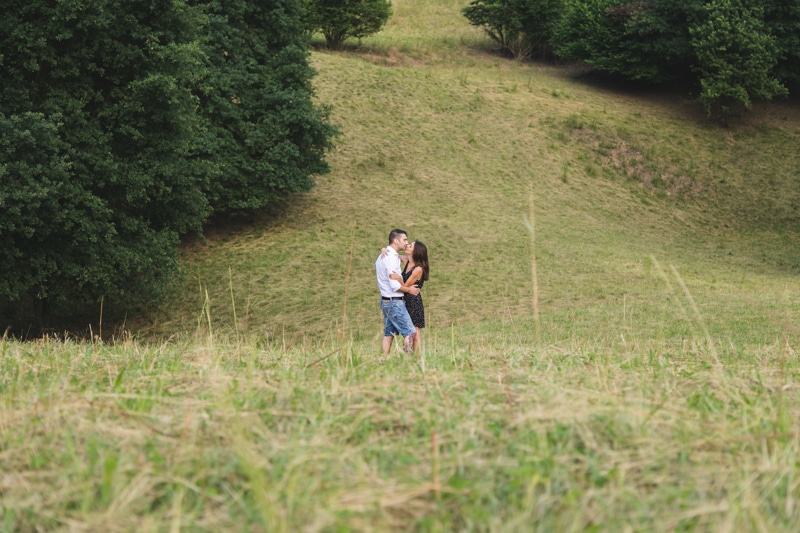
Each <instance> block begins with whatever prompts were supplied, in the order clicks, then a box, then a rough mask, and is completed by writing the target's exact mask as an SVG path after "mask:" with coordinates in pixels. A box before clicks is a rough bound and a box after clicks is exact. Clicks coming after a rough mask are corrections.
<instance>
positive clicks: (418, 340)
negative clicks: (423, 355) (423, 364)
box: [414, 328, 422, 353]
mask: <svg viewBox="0 0 800 533" xmlns="http://www.w3.org/2000/svg"><path fill="white" fill-rule="evenodd" d="M416 329H417V334H416V335H414V353H419V351H420V350H421V349H422V337H421V336H420V335H422V330H421V329H419V328H416Z"/></svg>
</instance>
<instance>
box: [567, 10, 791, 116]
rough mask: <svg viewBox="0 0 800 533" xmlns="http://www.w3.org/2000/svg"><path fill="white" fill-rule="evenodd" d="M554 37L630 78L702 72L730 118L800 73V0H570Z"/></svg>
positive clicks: (575, 53) (712, 109)
mask: <svg viewBox="0 0 800 533" xmlns="http://www.w3.org/2000/svg"><path fill="white" fill-rule="evenodd" d="M553 42H554V45H555V48H556V51H557V53H558V54H559V55H561V56H563V57H565V58H568V59H575V60H581V61H585V62H587V63H589V64H591V65H592V66H594V67H595V68H597V69H598V70H600V71H603V72H607V73H611V74H617V75H620V76H622V77H625V78H627V79H631V80H644V81H648V82H664V81H670V80H674V79H680V78H687V79H693V80H696V81H697V82H698V83H699V84H700V85H701V91H702V92H701V101H702V103H703V104H704V105H705V107H706V109H707V110H708V112H709V114H711V115H713V116H715V117H717V118H723V119H724V117H726V116H729V115H730V114H734V113H736V112H737V109H738V108H741V109H746V108H749V107H750V104H751V102H752V100H753V99H770V98H773V97H775V96H778V95H782V94H785V93H786V90H785V88H784V87H783V85H781V82H790V83H797V82H798V81H800V0H788V1H784V0H649V1H636V2H621V1H620V0H569V1H568V4H567V7H566V10H565V13H564V16H563V18H562V19H561V23H560V24H559V26H558V27H557V29H556V31H555V35H554V37H553Z"/></svg>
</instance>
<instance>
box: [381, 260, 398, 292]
mask: <svg viewBox="0 0 800 533" xmlns="http://www.w3.org/2000/svg"><path fill="white" fill-rule="evenodd" d="M380 265H381V268H382V269H383V275H384V276H386V280H387V281H388V282H389V287H390V288H391V289H392V290H393V291H395V292H397V290H398V289H399V288H400V286H401V285H402V283H400V282H399V281H397V280H396V279H391V278H390V277H389V274H391V273H392V272H394V270H393V269H392V258H391V256H389V255H387V256H386V257H384V258H382V259H381V262H380Z"/></svg>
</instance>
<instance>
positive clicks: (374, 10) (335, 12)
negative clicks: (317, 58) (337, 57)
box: [306, 0, 392, 50]
mask: <svg viewBox="0 0 800 533" xmlns="http://www.w3.org/2000/svg"><path fill="white" fill-rule="evenodd" d="M391 15H392V4H391V2H389V1H388V0H307V3H306V26H307V30H308V31H309V32H311V33H314V32H321V33H322V34H323V35H324V36H325V42H326V44H327V46H328V48H331V49H333V50H338V49H340V48H341V47H342V45H343V44H344V41H345V40H347V39H349V38H351V37H352V38H354V39H361V38H363V37H366V36H367V35H372V34H373V33H377V32H378V31H380V30H381V28H383V26H384V24H386V21H387V20H389V17H390V16H391Z"/></svg>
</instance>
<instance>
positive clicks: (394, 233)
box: [389, 229, 408, 244]
mask: <svg viewBox="0 0 800 533" xmlns="http://www.w3.org/2000/svg"><path fill="white" fill-rule="evenodd" d="M400 235H408V233H406V232H405V231H403V230H401V229H393V230H392V231H390V232H389V244H392V243H393V242H394V240H395V239H396V238H398V237H399V236H400Z"/></svg>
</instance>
